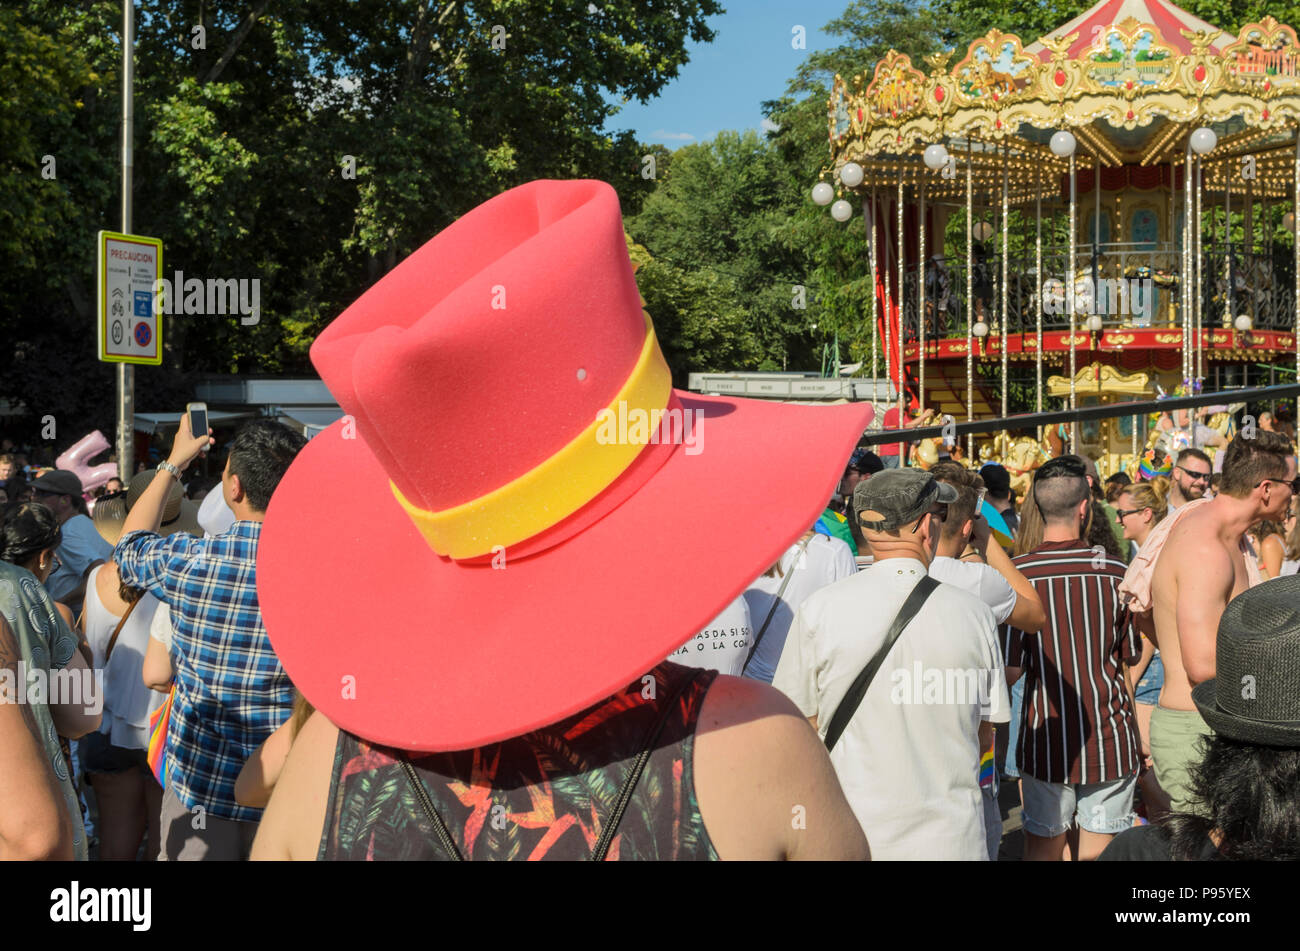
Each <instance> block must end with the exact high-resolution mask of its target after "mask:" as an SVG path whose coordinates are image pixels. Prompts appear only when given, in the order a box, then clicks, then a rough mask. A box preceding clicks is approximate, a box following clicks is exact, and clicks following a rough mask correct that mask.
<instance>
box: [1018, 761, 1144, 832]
mask: <svg viewBox="0 0 1300 951" xmlns="http://www.w3.org/2000/svg"><path fill="white" fill-rule="evenodd" d="M1020 790H1021V793H1022V794H1023V795H1024V799H1025V809H1024V827H1025V831H1026V832H1028V833H1030V834H1031V835H1036V836H1040V837H1042V838H1044V839H1050V838H1052V837H1053V836H1057V835H1060V834H1061V833H1062V832H1065V831H1066V830H1067V829H1069V828H1070V826H1071V825H1072V824H1073V822H1074V821H1075V820H1078V823H1079V828H1081V829H1087V830H1088V831H1089V832H1096V833H1099V834H1101V835H1114V834H1115V833H1117V832H1123V831H1124V830H1125V829H1127V828H1128V827H1129V826H1131V825H1133V816H1134V813H1133V794H1134V792H1135V791H1136V790H1137V773H1133V774H1132V775H1131V776H1125V777H1124V778H1123V779H1112V780H1110V781H1109V782H1104V783H1045V782H1043V781H1041V780H1038V779H1034V777H1032V776H1030V775H1028V774H1025V773H1021V774H1020Z"/></svg>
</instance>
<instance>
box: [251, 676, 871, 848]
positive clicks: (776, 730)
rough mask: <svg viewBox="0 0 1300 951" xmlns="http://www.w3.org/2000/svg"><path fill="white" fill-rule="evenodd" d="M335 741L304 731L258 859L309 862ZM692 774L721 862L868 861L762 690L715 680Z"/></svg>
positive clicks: (796, 734) (278, 790) (811, 745)
mask: <svg viewBox="0 0 1300 951" xmlns="http://www.w3.org/2000/svg"><path fill="white" fill-rule="evenodd" d="M337 739H338V729H337V728H336V727H335V726H334V725H333V724H332V723H330V722H329V721H328V720H327V719H326V718H325V717H324V715H322V714H321V713H316V714H314V715H313V716H312V717H311V719H310V720H308V721H307V723H306V724H305V725H304V727H303V728H302V730H301V732H300V733H299V734H298V736H297V738H296V739H295V741H294V743H293V747H292V749H291V751H290V753H289V757H288V760H287V761H286V763H285V766H284V769H283V771H282V772H281V774H280V778H279V781H278V782H277V783H276V785H275V790H274V792H273V793H272V796H271V801H270V803H269V805H268V806H267V810H266V812H265V814H264V815H263V818H262V823H261V827H260V828H259V830H258V834H257V841H256V843H255V844H254V846H253V853H252V857H253V858H254V859H312V858H315V856H316V854H317V851H318V848H319V845H320V840H321V831H322V825H323V823H324V819H325V811H326V799H327V797H328V793H329V788H330V775H331V768H332V766H333V762H334V750H335V744H336V742H337ZM694 769H695V789H696V795H697V798H698V801H699V809H700V815H701V817H702V818H703V820H704V825H705V828H706V829H707V831H708V834H709V838H710V839H711V840H712V842H713V845H714V848H715V849H716V851H717V853H718V856H719V857H720V858H723V859H742V860H744V859H748V860H765V859H781V858H792V859H799V858H809V859H832V860H842V859H849V860H852V859H865V858H868V857H869V856H870V851H869V848H868V844H867V839H866V836H865V835H864V834H863V831H862V827H861V826H860V825H859V824H858V821H857V818H856V817H855V816H854V814H853V810H852V808H851V807H850V806H849V803H848V800H847V799H845V797H844V793H843V791H842V790H841V789H840V784H839V780H838V779H837V778H836V776H835V771H834V768H833V767H832V766H831V762H830V757H829V756H828V755H827V753H826V748H825V746H823V745H822V742H821V740H820V739H818V737H817V734H816V733H815V732H814V731H813V730H812V728H811V727H810V726H809V725H808V721H807V720H805V719H804V718H803V716H802V715H800V713H799V711H798V710H797V709H796V708H795V706H794V704H793V703H791V702H790V701H789V700H788V699H787V698H786V697H785V695H784V694H782V693H780V692H779V691H777V690H776V689H774V688H772V687H769V686H768V685H767V684H763V683H758V682H756V681H753V680H745V679H742V678H740V677H718V678H717V679H716V680H715V681H714V684H713V686H712V687H711V688H710V690H709V692H708V694H707V695H706V697H705V700H704V706H703V707H702V709H701V712H700V719H699V729H698V732H697V734H696V743H695V758H694Z"/></svg>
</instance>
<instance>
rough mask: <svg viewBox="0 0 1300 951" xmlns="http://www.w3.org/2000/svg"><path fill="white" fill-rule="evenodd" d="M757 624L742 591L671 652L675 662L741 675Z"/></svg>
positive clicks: (670, 658)
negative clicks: (709, 621)
mask: <svg viewBox="0 0 1300 951" xmlns="http://www.w3.org/2000/svg"><path fill="white" fill-rule="evenodd" d="M753 640H754V631H753V625H751V624H750V622H749V608H748V607H747V606H746V605H745V597H744V595H743V594H742V595H741V596H740V597H738V598H736V600H735V601H732V602H731V603H730V604H728V605H727V606H726V607H725V608H723V609H722V613H721V614H719V615H718V616H717V617H716V618H714V619H713V622H712V623H711V624H709V625H708V626H706V627H705V628H704V630H702V631H700V632H699V633H698V634H696V635H695V636H694V637H692V638H691V639H690V640H689V641H687V642H686V643H685V644H683V645H682V646H681V647H679V648H677V650H675V651H674V652H673V653H671V654H669V655H668V659H669V660H671V661H672V662H673V663H674V664H685V665H686V666H687V667H699V668H700V669H701V670H716V671H718V672H720V673H724V674H730V675H731V676H733V677H739V676H740V671H741V669H742V668H743V667H744V666H745V658H747V657H748V656H749V645H750V644H751V643H753Z"/></svg>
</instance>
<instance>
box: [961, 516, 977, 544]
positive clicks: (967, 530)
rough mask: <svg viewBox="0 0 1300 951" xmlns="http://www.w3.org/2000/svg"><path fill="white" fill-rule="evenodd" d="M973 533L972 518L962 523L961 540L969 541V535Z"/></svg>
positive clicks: (973, 523)
mask: <svg viewBox="0 0 1300 951" xmlns="http://www.w3.org/2000/svg"><path fill="white" fill-rule="evenodd" d="M974 531H975V519H973V518H968V519H966V521H965V522H963V523H962V526H961V535H962V538H964V539H966V540H967V541H970V537H971V533H972V532H974Z"/></svg>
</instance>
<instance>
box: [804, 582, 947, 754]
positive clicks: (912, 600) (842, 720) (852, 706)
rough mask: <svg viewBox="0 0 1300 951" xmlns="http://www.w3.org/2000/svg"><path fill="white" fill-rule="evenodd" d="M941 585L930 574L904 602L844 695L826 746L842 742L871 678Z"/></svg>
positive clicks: (830, 728) (833, 717)
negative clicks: (922, 606)
mask: <svg viewBox="0 0 1300 951" xmlns="http://www.w3.org/2000/svg"><path fill="white" fill-rule="evenodd" d="M937 587H939V582H938V581H935V580H934V579H933V578H931V577H930V576H929V575H926V576H925V577H923V578H922V579H921V580H920V581H919V582H917V585H916V587H915V588H913V589H912V592H911V593H910V594H909V595H908V596H907V600H906V601H904V602H903V606H902V607H901V608H900V609H899V611H898V616H897V617H895V618H894V623H893V624H892V625H891V626H890V628H889V633H887V634H886V635H885V642H884V643H883V644H881V645H880V650H878V651H876V656H874V657H872V658H871V661H870V662H869V663H868V664H867V666H866V667H864V668H862V673H860V674H858V676H857V679H856V680H854V681H853V684H852V686H850V687H849V692H848V693H846V694H845V695H844V699H843V700H841V701H840V705H839V706H838V707H837V708H836V709H835V714H834V715H833V716H832V717H831V723H830V726H829V727H827V728H826V749H827V751H828V752H829V751H830V750H833V749H835V744H836V743H838V742H839V739H840V734H842V733H843V732H844V728H845V727H847V726H848V725H849V721H850V720H852V719H853V714H855V713H857V712H858V707H859V706H860V705H861V704H862V698H863V697H865V696H866V695H867V688H868V687H870V686H871V681H873V680H875V678H876V672H877V671H878V670H879V669H880V665H881V664H883V663H884V662H885V656H886V655H887V654H888V653H889V651H890V648H892V647H893V646H894V642H895V641H897V640H898V636H899V635H900V634H902V633H903V629H904V628H905V627H907V625H908V624H910V623H911V621H912V618H914V617H916V612H917V611H919V610H921V605H923V604H925V602H926V599H927V598H929V597H930V595H931V594H932V593H933V592H934V589H935V588H937Z"/></svg>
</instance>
